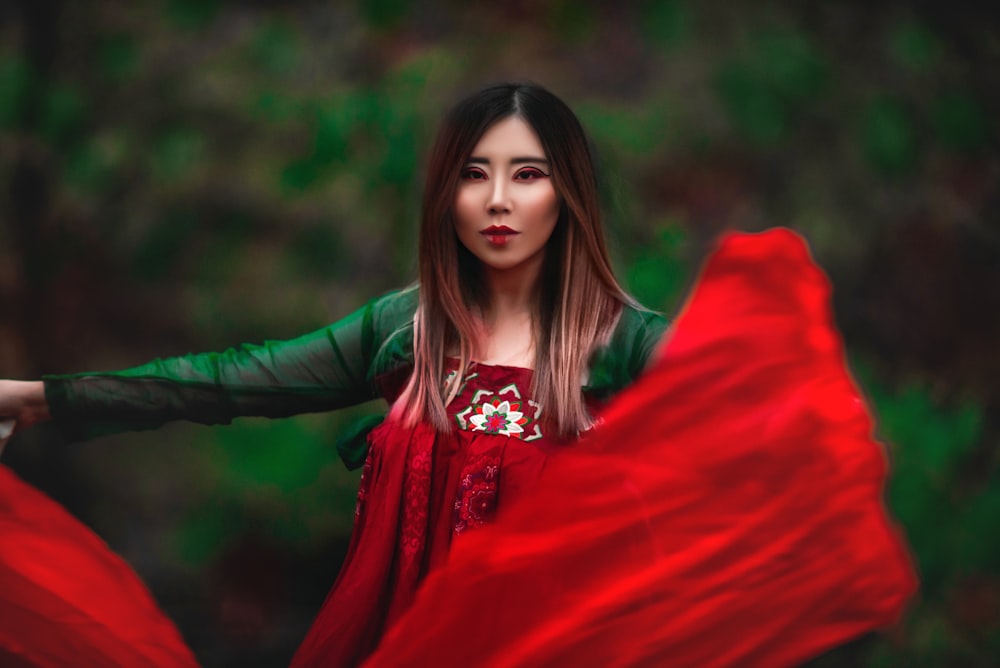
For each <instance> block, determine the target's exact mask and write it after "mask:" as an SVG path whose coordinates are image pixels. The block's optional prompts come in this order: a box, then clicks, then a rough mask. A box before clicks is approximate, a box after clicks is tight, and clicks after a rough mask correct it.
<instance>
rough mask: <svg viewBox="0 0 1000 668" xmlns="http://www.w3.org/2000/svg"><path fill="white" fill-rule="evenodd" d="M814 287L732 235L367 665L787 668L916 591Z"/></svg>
mask: <svg viewBox="0 0 1000 668" xmlns="http://www.w3.org/2000/svg"><path fill="white" fill-rule="evenodd" d="M829 302H830V288H829V284H828V282H827V280H826V278H825V277H824V276H823V274H822V273H821V272H820V270H819V269H818V268H817V267H816V266H815V265H814V264H813V263H812V261H811V259H810V257H809V253H808V250H807V249H806V246H805V244H804V243H803V242H802V241H801V239H799V238H798V237H797V236H795V235H794V234H793V233H791V232H789V231H786V230H775V231H771V232H767V233H764V234H760V235H739V234H733V235H730V236H728V237H726V238H724V239H723V241H722V242H721V244H720V246H719V248H718V250H717V251H716V252H715V253H714V254H713V256H712V257H711V258H710V259H709V261H708V263H707V265H706V266H705V268H704V270H703V273H702V276H701V278H700V280H699V283H698V285H697V287H696V289H695V291H694V293H693V294H692V296H691V297H690V299H689V301H688V303H687V305H686V307H685V310H684V311H683V312H682V314H681V316H680V318H679V319H678V321H677V322H676V324H675V326H674V327H673V329H672V331H671V332H670V333H668V335H667V337H666V340H665V344H664V345H663V346H661V350H660V352H659V355H658V357H657V359H656V361H655V364H654V365H653V367H652V368H651V370H650V371H649V372H648V373H647V374H646V375H645V376H644V377H643V378H641V379H640V380H639V382H638V383H636V384H635V385H634V386H633V387H632V388H630V389H629V390H627V391H626V392H625V393H623V394H622V395H621V396H620V397H619V398H618V399H616V400H615V401H614V402H613V403H612V405H611V406H610V407H609V408H608V410H607V411H606V412H605V413H604V414H603V416H602V421H601V423H600V424H599V426H598V427H597V428H595V429H594V430H592V432H591V433H590V434H589V435H588V436H587V437H585V438H584V439H583V440H582V442H581V443H580V444H579V445H576V446H574V447H573V448H572V450H571V452H570V453H568V454H567V455H565V456H559V457H555V458H552V459H550V460H549V464H548V465H547V467H546V469H545V471H544V473H543V475H542V478H541V481H540V482H539V484H538V486H537V489H536V491H535V493H534V494H532V495H530V496H529V497H528V498H525V499H524V500H523V502H522V503H519V504H518V505H516V506H515V507H514V508H510V509H508V511H507V512H506V514H502V515H501V520H500V521H499V522H498V523H497V524H496V525H495V526H494V527H492V528H490V529H488V530H485V531H481V532H480V533H478V534H473V535H469V536H468V537H465V538H464V539H463V540H462V541H456V543H455V544H454V545H453V547H452V551H451V554H450V556H449V561H448V563H447V564H446V565H445V566H444V567H443V568H441V569H439V570H436V571H434V572H432V573H431V574H430V576H429V577H428V579H427V580H426V581H425V583H424V586H423V588H422V589H421V591H420V592H419V593H418V595H417V597H416V600H415V602H414V605H413V606H412V608H411V609H410V610H409V612H408V613H407V614H406V615H405V616H404V617H403V618H401V619H400V621H399V622H398V623H397V624H396V625H394V626H393V627H392V628H391V629H390V630H389V632H388V633H387V635H386V637H385V638H384V639H383V642H382V644H381V645H380V648H379V650H378V651H377V652H376V653H375V655H374V656H373V657H371V659H370V660H369V662H368V663H367V664H366V665H368V666H373V667H374V666H412V665H449V666H471V665H477V666H485V665H488V666H574V665H588V666H697V667H699V668H702V667H707V666H737V665H738V666H761V667H765V666H766V667H768V668H771V667H774V666H791V665H796V664H798V663H800V662H802V661H804V660H807V659H809V658H812V657H814V656H816V655H818V654H820V653H821V652H823V651H824V650H827V649H829V648H831V647H833V646H835V645H838V644H840V643H843V642H845V641H848V640H850V639H852V638H855V637H857V636H859V635H862V634H864V633H866V632H868V631H870V630H872V629H876V628H879V627H884V626H886V625H889V624H891V623H893V622H894V621H895V620H896V619H897V618H898V617H899V615H900V614H901V611H902V608H903V606H904V603H905V602H906V600H907V599H908V598H909V597H910V596H911V595H912V593H913V592H914V590H915V588H916V579H915V576H914V572H913V568H912V566H911V563H910V561H909V559H908V556H907V553H906V551H905V549H904V546H903V543H902V542H901V540H900V537H899V535H898V532H897V530H896V529H895V528H894V527H893V525H892V524H891V522H890V521H889V520H888V519H887V516H886V512H885V509H884V506H883V502H882V494H883V486H884V482H885V478H886V474H887V457H886V453H885V452H884V451H883V449H882V447H880V445H879V444H878V443H876V442H875V441H874V440H873V438H872V431H873V424H872V419H871V417H870V415H869V414H868V412H867V410H866V408H865V404H864V401H863V400H862V397H861V396H860V394H859V392H858V389H857V388H856V386H855V384H854V383H853V382H852V380H851V378H850V376H849V375H848V373H847V371H846V369H845V363H844V351H843V346H842V344H841V342H840V339H839V337H838V335H837V333H836V330H835V328H834V325H833V320H832V315H831V309H830V303H829Z"/></svg>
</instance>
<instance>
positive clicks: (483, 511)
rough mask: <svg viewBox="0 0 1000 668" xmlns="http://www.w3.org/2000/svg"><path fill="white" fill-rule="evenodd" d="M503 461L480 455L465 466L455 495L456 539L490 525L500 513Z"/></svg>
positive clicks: (490, 455) (498, 458) (497, 457)
mask: <svg viewBox="0 0 1000 668" xmlns="http://www.w3.org/2000/svg"><path fill="white" fill-rule="evenodd" d="M499 478H500V457H499V456H498V455H495V454H489V455H480V456H479V457H476V458H474V459H470V460H469V461H468V462H466V464H465V466H464V467H463V469H462V477H461V480H460V482H459V486H458V491H457V494H456V495H455V506H454V511H455V512H454V519H453V521H454V525H453V526H454V531H455V535H458V534H460V533H462V532H463V531H466V530H467V529H472V528H475V527H479V526H482V525H484V524H486V523H487V522H491V521H492V520H493V518H494V517H495V516H496V512H497V482H498V480H499Z"/></svg>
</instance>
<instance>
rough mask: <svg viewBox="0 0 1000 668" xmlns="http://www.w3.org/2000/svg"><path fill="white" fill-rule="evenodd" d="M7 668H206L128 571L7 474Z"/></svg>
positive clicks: (3, 507)
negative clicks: (123, 667)
mask: <svg viewBox="0 0 1000 668" xmlns="http://www.w3.org/2000/svg"><path fill="white" fill-rule="evenodd" d="M0 663H2V665H4V666H18V667H22V666H25V667H26V666H36V667H47V666H52V667H53V668H63V667H65V666H88V668H99V667H101V666H108V667H111V666H116V667H117V666H130V667H131V666H136V667H141V666H150V667H153V666H155V667H156V668H182V667H189V666H197V665H198V664H197V661H195V658H194V656H193V655H192V654H191V651H190V650H189V649H188V648H187V647H186V646H185V645H184V642H183V640H182V639H181V636H180V634H179V633H178V632H177V629H176V628H175V627H174V625H173V624H172V623H171V622H170V621H169V620H168V619H167V618H166V617H165V616H164V615H163V614H162V613H161V612H160V611H159V609H158V608H157V607H156V603H155V602H154V601H153V599H152V597H151V596H150V594H149V592H148V591H147V589H146V588H145V586H144V585H143V584H142V583H141V582H140V581H139V578H138V577H136V575H135V573H134V572H133V571H132V569H131V568H130V567H129V566H128V564H126V563H125V562H124V561H123V560H122V559H121V558H119V557H118V556H116V555H115V554H114V553H112V552H111V550H109V549H108V546H107V545H106V544H105V543H104V542H103V541H102V540H101V539H100V538H98V537H97V536H96V535H94V534H93V533H92V532H91V531H90V530H89V529H87V528H86V527H85V526H83V525H82V524H81V523H80V522H78V521H77V520H76V519H74V518H73V517H72V516H70V515H69V513H67V512H66V511H65V510H63V509H62V507H60V506H59V505H58V504H57V503H55V502H54V501H52V500H51V499H49V498H48V497H46V496H45V495H43V494H41V493H40V492H38V491H37V490H35V489H34V488H32V487H30V486H29V485H26V484H25V483H24V482H22V481H21V480H20V479H19V478H17V476H15V475H14V474H13V473H12V472H11V471H10V470H9V469H7V468H6V467H2V466H0Z"/></svg>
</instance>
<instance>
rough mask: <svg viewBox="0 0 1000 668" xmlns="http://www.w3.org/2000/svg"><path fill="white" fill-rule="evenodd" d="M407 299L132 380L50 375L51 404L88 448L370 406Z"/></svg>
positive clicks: (47, 401) (159, 367)
mask: <svg viewBox="0 0 1000 668" xmlns="http://www.w3.org/2000/svg"><path fill="white" fill-rule="evenodd" d="M407 295H408V293H407V292H403V293H392V294H390V295H387V296H385V297H382V298H380V299H377V300H374V301H372V302H370V303H369V304H367V305H366V306H365V307H363V308H361V309H359V310H358V311H356V312H354V313H353V314H351V315H349V316H348V317H346V318H344V319H342V320H340V321H338V322H336V323H334V324H332V325H329V326H327V327H324V328H323V329H320V330H317V331H315V332H312V333H310V334H306V335H305V336H301V337H299V338H296V339H292V340H290V341H269V342H266V343H264V344H262V345H243V346H240V347H238V348H232V349H230V350H227V351H225V352H222V353H200V354H192V355H184V356H181V357H173V358H168V359H158V360H154V361H152V362H149V363H147V364H144V365H141V366H138V367H134V368H131V369H126V370H123V371H115V372H95V373H81V374H72V375H62V376H46V377H45V379H44V396H43V398H42V400H43V402H44V404H43V405H45V406H46V407H47V409H48V411H47V412H50V413H51V417H52V419H53V420H54V421H55V422H56V424H57V426H58V427H59V428H60V429H61V430H62V431H63V432H64V433H65V434H66V435H67V436H68V437H69V438H71V439H73V440H83V439H86V438H91V437H94V436H99V435H104V434H111V433H118V432H122V431H132V430H142V429H153V428H156V427H159V426H160V425H162V424H164V423H166V422H169V421H172V420H190V421H193V422H199V423H202V424H228V423H229V422H231V421H232V420H233V418H236V417H241V416H263V417H286V416H289V415H295V414H299V413H309V412H317V411H324V410H332V409H336V408H343V407H346V406H350V405H354V404H358V403H362V402H365V401H368V400H370V399H373V398H375V397H376V396H377V391H376V388H375V386H374V383H373V376H372V362H373V360H374V359H375V357H376V354H377V353H378V352H379V349H380V347H381V345H382V343H383V342H384V340H385V339H386V337H388V336H390V335H391V334H392V332H393V331H395V330H396V329H398V328H399V327H400V326H401V325H402V324H404V323H405V322H406V321H407V320H408V319H409V318H412V310H410V305H409V303H410V302H411V301H412V302H413V303H414V304H415V299H410V298H408V296H407ZM35 392H37V389H36V390H35ZM36 399H37V397H36ZM0 415H2V414H0Z"/></svg>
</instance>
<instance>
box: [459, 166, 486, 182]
mask: <svg viewBox="0 0 1000 668" xmlns="http://www.w3.org/2000/svg"><path fill="white" fill-rule="evenodd" d="M462 180H464V181H485V180H486V172H484V171H483V170H481V169H479V168H478V167H466V168H465V169H463V170H462Z"/></svg>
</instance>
